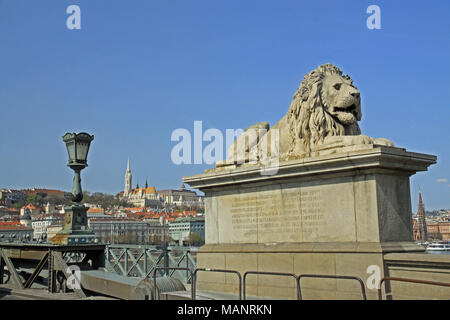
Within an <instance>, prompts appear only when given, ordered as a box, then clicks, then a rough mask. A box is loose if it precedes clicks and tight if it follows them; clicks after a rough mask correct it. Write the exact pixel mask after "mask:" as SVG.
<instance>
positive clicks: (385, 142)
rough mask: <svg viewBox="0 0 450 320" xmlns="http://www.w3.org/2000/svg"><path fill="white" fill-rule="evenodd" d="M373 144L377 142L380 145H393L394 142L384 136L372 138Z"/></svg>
mask: <svg viewBox="0 0 450 320" xmlns="http://www.w3.org/2000/svg"><path fill="white" fill-rule="evenodd" d="M373 144H377V145H380V146H386V147H393V146H394V143H393V142H392V141H391V140H389V139H386V138H375V139H373Z"/></svg>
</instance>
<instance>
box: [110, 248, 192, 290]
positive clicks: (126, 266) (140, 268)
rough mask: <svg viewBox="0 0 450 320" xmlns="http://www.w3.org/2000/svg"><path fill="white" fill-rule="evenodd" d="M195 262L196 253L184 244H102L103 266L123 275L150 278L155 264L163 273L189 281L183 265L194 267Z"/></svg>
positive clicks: (189, 277)
mask: <svg viewBox="0 0 450 320" xmlns="http://www.w3.org/2000/svg"><path fill="white" fill-rule="evenodd" d="M196 264H197V262H196V258H195V253H193V252H192V251H191V249H190V248H186V247H168V246H165V245H163V246H152V245H127V244H110V245H107V246H106V248H105V267H106V269H107V270H108V271H109V272H114V273H117V274H120V275H124V276H132V277H142V278H150V277H151V276H152V274H153V273H154V271H155V269H156V268H158V271H159V272H160V274H161V275H162V276H163V275H169V276H174V277H176V278H177V279H179V280H181V281H183V282H184V283H190V282H191V281H192V273H191V272H188V271H187V270H186V269H188V270H191V271H193V270H195V268H196ZM164 268H165V269H164ZM169 268H171V269H169ZM179 268H184V269H179ZM182 270H186V272H182ZM162 271H164V272H162ZM170 271H172V272H170Z"/></svg>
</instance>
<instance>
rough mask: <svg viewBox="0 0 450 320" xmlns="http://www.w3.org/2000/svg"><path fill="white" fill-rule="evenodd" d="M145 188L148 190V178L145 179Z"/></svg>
mask: <svg viewBox="0 0 450 320" xmlns="http://www.w3.org/2000/svg"><path fill="white" fill-rule="evenodd" d="M145 187H146V188H148V183H147V178H145Z"/></svg>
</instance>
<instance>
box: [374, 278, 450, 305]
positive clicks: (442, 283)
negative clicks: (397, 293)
mask: <svg viewBox="0 0 450 320" xmlns="http://www.w3.org/2000/svg"><path fill="white" fill-rule="evenodd" d="M384 281H400V282H411V283H418V284H428V285H432V286H442V287H450V283H447V282H438V281H428V280H417V279H410V278H397V277H384V278H382V279H381V280H380V283H379V285H378V300H383V294H382V286H381V285H382V284H383V282H384ZM385 295H386V296H392V292H389V293H388V292H386V293H385Z"/></svg>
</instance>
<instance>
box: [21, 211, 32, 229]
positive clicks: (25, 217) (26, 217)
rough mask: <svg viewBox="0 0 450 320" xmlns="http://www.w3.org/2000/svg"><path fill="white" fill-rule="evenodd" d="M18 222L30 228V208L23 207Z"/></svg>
mask: <svg viewBox="0 0 450 320" xmlns="http://www.w3.org/2000/svg"><path fill="white" fill-rule="evenodd" d="M20 224H21V225H23V226H24V227H27V228H31V212H30V209H28V208H25V211H24V213H23V215H22V216H21V217H20Z"/></svg>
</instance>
